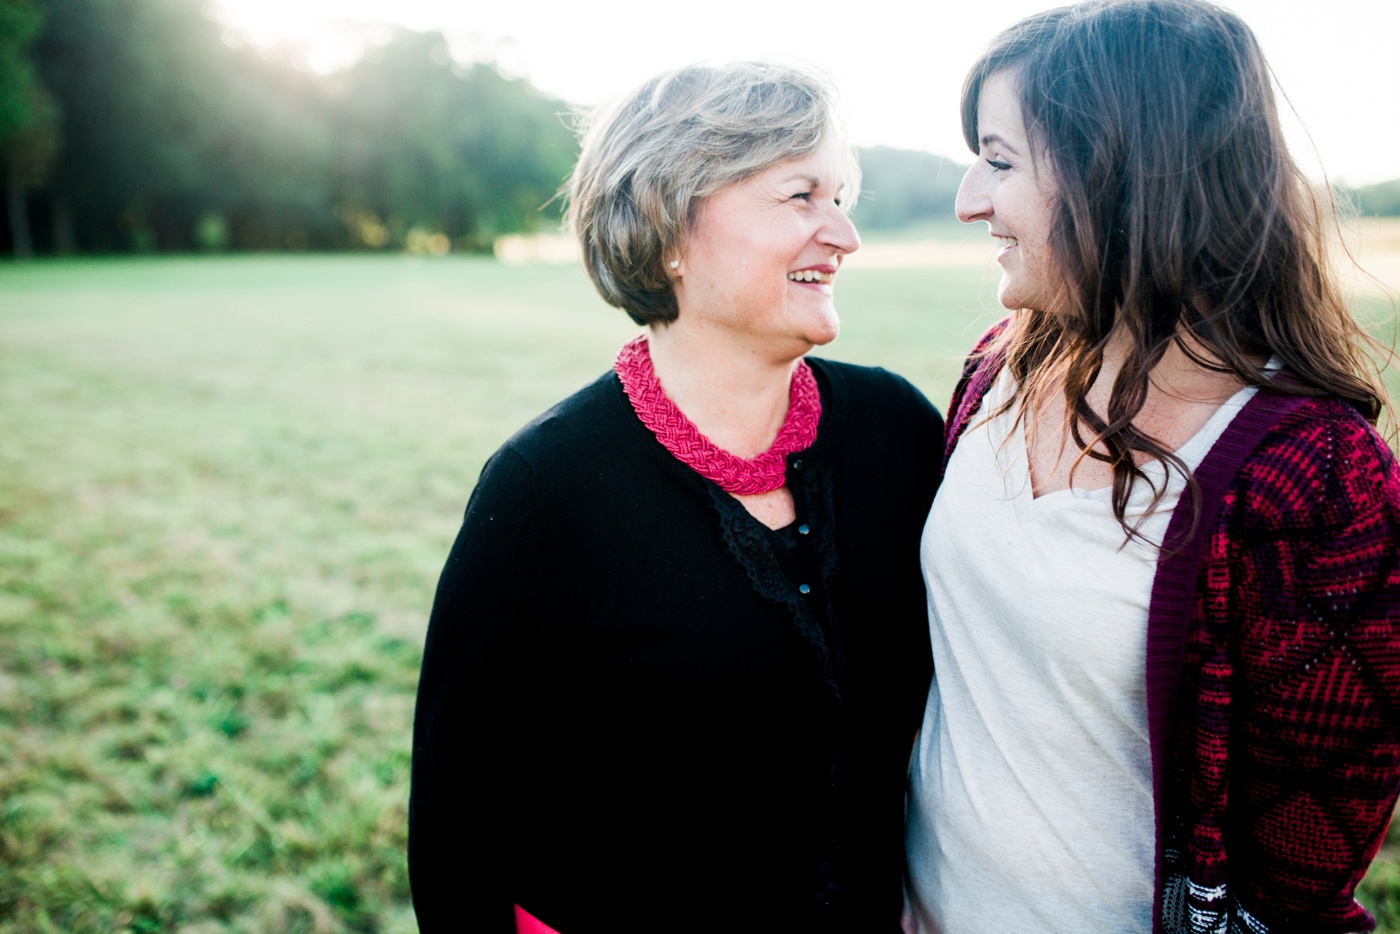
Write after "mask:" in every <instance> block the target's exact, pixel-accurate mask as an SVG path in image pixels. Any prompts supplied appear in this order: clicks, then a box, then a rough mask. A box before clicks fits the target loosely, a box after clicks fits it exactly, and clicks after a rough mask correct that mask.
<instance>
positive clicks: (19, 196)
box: [5, 161, 34, 259]
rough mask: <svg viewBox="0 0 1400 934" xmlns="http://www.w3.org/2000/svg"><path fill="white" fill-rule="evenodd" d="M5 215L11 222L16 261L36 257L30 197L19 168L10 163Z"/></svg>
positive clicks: (7, 172)
mask: <svg viewBox="0 0 1400 934" xmlns="http://www.w3.org/2000/svg"><path fill="white" fill-rule="evenodd" d="M5 213H6V215H7V216H8V218H9V222H10V242H11V243H12V244H14V249H15V259H29V258H30V257H32V256H33V255H34V235H33V234H31V233H30V231H29V197H28V196H27V195H26V194H25V191H24V181H23V179H21V178H20V174H19V167H18V166H17V165H15V164H14V163H13V162H9V161H7V162H6V163H5Z"/></svg>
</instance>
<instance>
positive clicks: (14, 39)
mask: <svg viewBox="0 0 1400 934" xmlns="http://www.w3.org/2000/svg"><path fill="white" fill-rule="evenodd" d="M43 23H44V16H43V12H42V11H41V10H40V9H39V7H38V5H37V3H36V2H34V0H0V168H3V172H4V176H5V218H6V222H7V225H8V227H9V231H10V244H11V248H12V249H13V250H14V253H15V256H17V257H19V258H21V259H23V258H26V257H28V256H30V255H32V254H33V252H34V242H33V236H32V235H31V233H30V228H29V198H28V191H29V189H31V188H34V187H36V186H38V185H39V184H40V183H42V182H43V181H44V177H45V174H46V173H47V171H48V168H49V166H50V164H51V163H52V162H53V159H54V156H55V154H56V153H57V150H58V112H57V106H56V104H55V103H54V100H53V98H52V97H51V96H50V95H49V93H48V91H47V90H46V89H45V88H44V86H43V84H42V83H41V82H40V80H39V76H38V73H37V71H36V70H35V68H34V64H33V61H32V60H31V57H30V46H32V45H33V43H34V40H35V39H37V38H38V36H39V33H40V30H41V29H42V28H43Z"/></svg>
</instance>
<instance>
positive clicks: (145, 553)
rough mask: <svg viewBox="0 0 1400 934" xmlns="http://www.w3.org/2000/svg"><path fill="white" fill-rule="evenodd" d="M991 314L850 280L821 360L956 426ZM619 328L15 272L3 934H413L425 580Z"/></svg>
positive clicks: (545, 316)
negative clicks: (472, 501)
mask: <svg viewBox="0 0 1400 934" xmlns="http://www.w3.org/2000/svg"><path fill="white" fill-rule="evenodd" d="M871 256H872V257H878V256H879V251H877V250H872V251H871ZM994 285H995V269H994V268H993V269H989V268H988V267H987V266H986V264H985V262H973V263H955V264H945V265H941V266H940V265H932V266H930V265H927V264H921V265H919V266H916V267H913V268H911V267H909V266H907V265H903V264H901V263H900V262H885V263H881V262H878V261H875V260H874V259H872V261H871V262H870V263H869V264H868V266H867V268H864V269H862V268H861V266H860V264H859V263H853V264H852V268H850V269H849V271H847V272H845V273H843V276H842V283H841V288H840V302H839V304H840V307H841V310H842V315H843V321H844V331H843V335H842V337H841V339H840V341H839V342H838V343H837V344H836V345H835V346H833V347H832V348H831V349H830V350H829V351H827V355H829V356H832V357H836V358H840V359H846V360H853V361H857V362H878V363H880V364H882V365H885V366H887V367H889V368H891V369H894V370H896V371H899V372H901V373H904V374H905V375H907V376H909V377H910V378H911V379H913V380H914V381H915V382H916V383H917V384H919V385H920V386H921V387H922V388H923V389H924V390H925V391H926V392H927V393H928V394H929V396H930V397H931V398H932V399H934V400H935V402H936V403H937V404H939V405H940V407H941V406H942V405H943V404H944V402H945V401H946V399H947V396H948V392H949V390H950V389H951V386H952V383H953V380H954V377H955V374H956V371H957V364H958V362H959V361H960V359H961V356H962V354H963V353H964V352H965V350H966V348H967V347H968V345H969V344H970V342H971V341H972V339H973V338H974V337H975V335H976V334H977V333H979V331H980V329H981V328H982V327H983V326H984V325H985V324H986V323H987V322H989V321H990V320H992V319H993V318H994V317H996V316H997V315H998V314H999V310H998V309H997V308H996V306H995V302H994V297H993V292H994ZM1370 301H1371V303H1372V304H1373V305H1374V304H1375V301H1374V300H1370ZM1377 307H1379V306H1377ZM635 330H636V329H635V328H634V327H632V326H631V324H630V322H628V321H627V319H626V318H625V316H624V315H623V314H622V313H621V312H618V311H616V310H613V309H610V308H607V307H606V306H604V305H603V304H602V303H601V302H600V301H599V300H598V299H597V298H596V297H595V295H594V293H593V291H592V289H591V287H590V286H589V285H588V283H587V281H586V279H585V278H584V276H583V275H582V273H581V272H580V271H578V270H577V269H574V268H571V267H566V266H528V267H518V268H511V267H506V266H501V265H498V264H496V263H494V262H492V261H488V260H478V259H460V258H445V259H440V260H413V259H408V258H402V257H371V258H351V257H300V258H296V257H285V258H283V257H258V258H224V259H167V260H126V261H116V260H112V261H84V262H64V263H33V264H29V265H25V266H0V438H3V441H0V932H4V934H10V932H15V934H18V932H25V934H28V932H50V931H52V932H64V934H69V932H97V931H102V932H109V931H133V932H140V934H152V932H165V931H171V932H174V931H182V932H189V934H205V932H208V934H213V932H233V931H239V932H244V931H246V932H254V931H258V932H264V931H265V932H318V934H320V932H338V931H357V932H406V931H411V930H413V929H414V926H413V920H412V911H411V908H410V907H409V900H408V885H407V877H406V872H405V866H404V855H403V853H404V842H405V811H406V799H407V794H408V764H409V730H410V724H411V719H412V703H413V692H414V687H415V683H416V678H417V670H418V660H419V652H420V648H421V640H422V636H423V630H424V626H425V622H426V618H427V613H428V608H429V605H430V602H431V599H432V591H433V586H434V583H435V581H436V576H437V573H438V570H439V568H440V566H441V562H442V560H443V558H444V557H445V555H446V552H447V548H448V545H449V543H450V541H451V538H452V536H453V535H454V533H455V532H456V528H457V524H458V522H459V521H460V516H461V511H462V508H463V505H464V504H465V501H466V497H467V495H468V493H469V492H470V489H471V486H472V484H473V482H474V481H475V479H476V475H477V472H478V470H479V468H480V465H481V462H482V461H483V460H484V459H485V457H486V456H487V455H488V454H489V453H490V452H491V451H492V450H493V449H494V448H495V447H496V446H497V445H499V444H500V442H501V441H502V440H504V439H505V438H506V437H507V436H508V435H509V434H510V433H511V432H512V431H513V430H514V429H515V428H517V427H518V426H519V425H521V424H522V423H523V422H525V421H526V420H527V419H528V418H530V417H531V416H533V415H534V414H536V413H537V412H539V411H540V410H542V409H543V408H545V407H547V406H548V405H549V404H550V403H552V402H554V401H555V400H557V399H559V398H561V397H562V396H564V395H566V394H567V393H569V392H570V391H572V390H573V389H575V388H577V387H579V386H581V385H582V384H584V383H585V382H587V381H588V380H590V379H592V378H593V377H594V376H596V375H597V374H598V373H599V372H602V371H603V370H604V369H605V368H606V367H607V365H608V364H609V362H610V361H611V358H612V354H613V353H614V351H615V350H616V348H617V346H618V345H619V344H620V343H621V342H622V341H623V340H624V339H625V338H626V337H627V336H629V335H630V334H631V333H634V332H635ZM1397 842H1400V841H1397ZM1398 866H1400V860H1397V859H1396V858H1395V857H1394V856H1393V855H1392V854H1391V853H1389V852H1387V854H1386V856H1385V857H1384V858H1383V860H1382V862H1380V863H1379V864H1378V865H1377V866H1376V868H1375V869H1373V871H1372V874H1371V879H1370V880H1369V881H1370V882H1371V883H1372V884H1371V885H1370V887H1369V888H1368V892H1367V901H1368V904H1371V905H1375V906H1378V907H1379V908H1380V909H1381V910H1382V913H1383V915H1384V916H1385V918H1386V920H1385V924H1386V925H1387V926H1386V927H1384V928H1383V930H1387V931H1391V932H1397V934H1400V869H1398V868H1397V867H1398Z"/></svg>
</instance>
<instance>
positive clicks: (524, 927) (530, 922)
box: [515, 905, 559, 934]
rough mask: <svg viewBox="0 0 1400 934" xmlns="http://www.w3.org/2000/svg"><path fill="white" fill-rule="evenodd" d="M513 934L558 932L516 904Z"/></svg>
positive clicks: (553, 933)
mask: <svg viewBox="0 0 1400 934" xmlns="http://www.w3.org/2000/svg"><path fill="white" fill-rule="evenodd" d="M515 934H559V932H558V931H556V930H554V928H552V927H550V926H549V925H547V924H545V923H544V922H543V921H541V920H540V919H539V918H536V917H535V916H534V915H532V914H530V913H529V912H528V911H526V910H525V909H524V908H521V907H520V906H519V905H516V906H515Z"/></svg>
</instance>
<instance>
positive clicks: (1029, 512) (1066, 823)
mask: <svg viewBox="0 0 1400 934" xmlns="http://www.w3.org/2000/svg"><path fill="white" fill-rule="evenodd" d="M1012 385H1013V383H1012V382H1011V378H1010V376H1009V375H1008V374H1007V373H1006V372H1005V371H1003V372H1002V374H1001V375H1000V376H999V377H998V379H997V381H996V383H995V384H994V385H993V387H992V389H991V390H990V391H989V392H988V393H987V396H986V398H985V399H984V400H983V405H982V409H981V410H980V411H979V412H978V414H977V415H975V416H974V417H973V419H972V421H971V422H970V423H969V425H970V427H969V428H968V429H967V430H966V431H965V432H964V434H963V436H962V438H961V440H960V441H959V443H958V447H957V450H956V451H954V453H953V457H952V458H951V460H950V462H949V464H948V471H947V474H946V476H945V477H944V479H943V485H942V487H941V488H940V489H939V492H938V496H937V497H936V498H935V500H934V503H933V508H932V510H931V511H930V513H929V518H928V523H927V524H926V526H925V528H924V535H923V543H922V548H921V552H922V554H921V557H922V562H923V570H924V581H925V584H926V585H927V588H928V599H929V625H930V629H931V634H932V643H933V659H934V683H933V686H932V687H931V688H930V690H929V697H928V705H927V707H926V709H925V712H924V721H923V728H922V730H921V732H920V734H919V741H918V744H917V746H916V747H915V750H914V756H913V761H912V763H911V766H910V790H909V799H908V826H907V833H906V846H907V849H908V860H909V885H908V910H907V911H906V915H905V919H904V923H905V929H906V931H908V932H911V934H914V932H917V934H987V932H994V931H995V932H1023V931H1035V932H1037V934H1050V932H1065V934H1128V932H1137V931H1141V932H1150V931H1151V929H1152V901H1153V877H1152V873H1153V848H1154V843H1155V841H1154V830H1153V813H1152V762H1151V753H1150V750H1149V746H1148V736H1147V700H1146V688H1145V675H1144V670H1145V657H1146V651H1147V648H1146V645H1147V610H1148V600H1149V597H1150V595H1151V591H1152V580H1153V576H1154V574H1155V572H1156V568H1157V553H1158V549H1159V547H1160V544H1161V542H1162V539H1163V538H1164V537H1165V534H1166V530H1167V524H1168V522H1169V521H1170V519H1171V511H1172V508H1173V507H1174V506H1175V505H1176V503H1177V500H1178V498H1179V497H1180V494H1181V491H1182V490H1183V489H1185V486H1186V483H1185V480H1184V478H1183V477H1181V476H1180V475H1179V474H1177V473H1176V472H1175V471H1172V475H1171V477H1170V482H1169V483H1168V492H1167V495H1166V496H1165V497H1164V498H1163V500H1162V501H1161V503H1160V504H1159V505H1158V507H1157V509H1156V510H1155V511H1154V512H1153V513H1152V514H1151V515H1149V516H1147V517H1146V519H1145V520H1144V522H1143V524H1142V525H1141V526H1140V531H1141V532H1142V534H1143V536H1144V537H1145V538H1146V539H1147V541H1146V542H1143V541H1141V540H1139V539H1133V540H1131V541H1126V542H1125V534H1124V532H1123V528H1122V526H1120V525H1119V524H1118V520H1117V519H1115V518H1114V516H1113V510H1112V499H1111V497H1112V491H1111V488H1104V489H1098V490H1077V489H1068V490H1061V491H1057V492H1052V493H1047V494H1044V495H1042V496H1039V497H1036V496H1034V495H1033V493H1032V490H1031V481H1030V474H1029V465H1028V461H1027V458H1026V448H1025V443H1024V435H1023V433H1022V432H1021V430H1020V428H1019V427H1016V426H1014V424H1013V423H1014V412H1006V413H1003V414H1002V415H1000V416H998V417H997V418H995V419H993V420H991V421H990V422H985V423H982V424H979V421H980V420H981V419H983V418H985V415H986V413H987V412H991V411H994V410H995V407H996V406H997V405H998V404H999V403H1000V402H1001V401H1002V400H1003V399H1005V398H1006V397H1007V395H1008V393H1009V392H1010V390H1011V387H1012ZM1254 391H1255V390H1254V389H1253V388H1246V389H1242V390H1240V391H1239V392H1237V393H1236V394H1235V395H1234V396H1232V397H1231V398H1230V399H1229V400H1228V401H1226V402H1225V403H1224V404H1223V405H1222V406H1221V407H1220V408H1219V409H1218V410H1217V411H1216V412H1215V413H1214V414H1213V415H1212V416H1211V418H1210V419H1209V420H1208V421H1207V422H1206V424H1205V425H1204V426H1203V427H1202V428H1201V430H1200V431H1199V432H1198V433H1197V434H1196V435H1195V436H1193V437H1192V438H1191V439H1190V440H1189V441H1187V442H1186V444H1184V445H1183V446H1182V447H1181V448H1179V449H1178V450H1177V451H1176V454H1177V456H1178V457H1180V458H1181V459H1182V460H1183V461H1184V462H1185V463H1186V465H1187V467H1188V468H1190V469H1195V467H1196V466H1197V465H1198V464H1199V463H1200V462H1201V460H1202V459H1203V458H1204V457H1205V455H1206V453H1207V452H1208V451H1209V450H1210V448H1211V445H1213V444H1214V443H1215V441H1216V439H1217V438H1219V437H1220V434H1221V433H1222V432H1223V431H1224V430H1225V428H1226V426H1227V425H1228V424H1229V423H1230V420H1231V419H1232V418H1233V417H1234V416H1235V414H1236V413H1237V412H1238V411H1239V410H1240V408H1242V407H1243V406H1244V404H1245V402H1247V401H1248V400H1249V398H1250V397H1251V396H1252V395H1253V394H1254ZM1013 427H1015V433H1014V436H1012V437H1010V438H1008V435H1009V434H1011V432H1012V430H1013ZM1144 469H1145V470H1146V472H1147V474H1148V476H1149V477H1151V478H1152V480H1153V482H1154V483H1156V484H1158V485H1160V484H1161V483H1162V482H1163V478H1164V476H1165V474H1164V472H1163V470H1162V468H1161V465H1160V464H1159V463H1157V462H1155V461H1153V462H1152V463H1151V464H1149V465H1148V466H1147V467H1145V468H1144ZM1151 499H1152V491H1151V490H1149V489H1147V488H1146V487H1145V486H1144V485H1143V484H1141V483H1139V484H1136V485H1135V488H1134V490H1133V494H1132V497H1131V499H1130V502H1129V507H1128V512H1127V519H1128V521H1129V522H1130V523H1132V522H1135V521H1136V520H1137V519H1139V518H1141V517H1142V516H1143V515H1144V514H1145V513H1146V511H1147V507H1148V505H1149V504H1150V502H1151Z"/></svg>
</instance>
